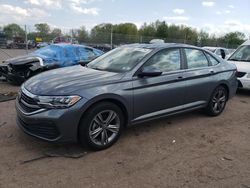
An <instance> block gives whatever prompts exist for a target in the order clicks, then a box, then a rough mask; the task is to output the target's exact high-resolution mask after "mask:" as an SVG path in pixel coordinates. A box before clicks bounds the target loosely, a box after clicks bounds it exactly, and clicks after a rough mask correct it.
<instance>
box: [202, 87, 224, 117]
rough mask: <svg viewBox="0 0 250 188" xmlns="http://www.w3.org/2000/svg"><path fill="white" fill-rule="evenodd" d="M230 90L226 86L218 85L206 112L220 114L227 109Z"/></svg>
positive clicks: (214, 114)
mask: <svg viewBox="0 0 250 188" xmlns="http://www.w3.org/2000/svg"><path fill="white" fill-rule="evenodd" d="M227 97H228V92H227V90H226V88H225V87H223V86H219V87H217V88H216V89H215V90H214V92H213V94H212V96H211V98H210V101H209V103H208V106H207V107H206V112H207V114H208V115H210V116H218V115H220V114H221V113H222V112H223V110H224V109H225V106H226V103H227Z"/></svg>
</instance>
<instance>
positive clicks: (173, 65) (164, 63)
mask: <svg viewBox="0 0 250 188" xmlns="http://www.w3.org/2000/svg"><path fill="white" fill-rule="evenodd" d="M144 68H146V69H158V70H160V71H162V72H169V71H176V70H180V69H181V58H180V50H179V49H171V50H162V51H160V52H158V53H157V54H155V55H154V56H153V57H151V58H150V59H149V61H148V62H146V64H145V65H144Z"/></svg>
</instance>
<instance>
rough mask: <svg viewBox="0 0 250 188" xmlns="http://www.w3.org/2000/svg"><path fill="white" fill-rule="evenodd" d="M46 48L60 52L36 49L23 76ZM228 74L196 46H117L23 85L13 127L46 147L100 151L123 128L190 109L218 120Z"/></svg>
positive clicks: (232, 78) (228, 90) (230, 79)
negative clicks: (78, 145) (65, 144)
mask: <svg viewBox="0 0 250 188" xmlns="http://www.w3.org/2000/svg"><path fill="white" fill-rule="evenodd" d="M52 46H53V48H56V49H58V48H65V47H66V46H65V45H51V46H48V47H45V48H42V49H43V51H40V53H39V56H38V58H37V59H38V61H36V63H35V64H33V63H31V65H30V66H28V67H29V68H28V70H32V69H36V67H37V66H38V67H40V66H41V63H40V59H41V58H43V57H44V56H48V55H49V57H50V58H51V57H52V59H53V58H55V57H56V55H55V53H54V52H53V50H52V49H50V47H52ZM76 47H79V46H76ZM42 49H41V50H42ZM71 50H73V49H71ZM82 50H84V49H82ZM84 51H85V50H84ZM70 52H72V51H70ZM66 53H67V52H66ZM64 55H65V54H64ZM36 56H37V53H35V54H34V55H33V57H36ZM33 57H32V58H33ZM79 60H81V59H77V61H75V63H76V64H77V62H79ZM32 61H33V60H32ZM22 62H26V59H25V60H21V61H20V63H18V64H22ZM42 62H43V61H42ZM53 63H54V60H52V61H49V60H48V63H46V65H51V64H53ZM9 64H10V65H11V66H7V67H8V69H9V68H10V69H11V70H12V68H13V66H12V64H11V62H9ZM18 64H17V66H18ZM78 64H79V63H78ZM28 65H29V63H28ZM31 68H32V69H31ZM25 70H26V68H25ZM236 73H237V72H236V66H235V65H234V64H232V63H228V62H226V61H225V60H223V59H221V58H219V57H218V56H216V55H215V54H213V53H212V52H210V51H207V50H204V49H201V48H198V47H194V46H190V45H183V44H165V43H160V44H157V43H154V44H133V45H125V46H121V47H118V48H116V49H114V50H111V51H109V52H107V53H105V54H103V55H101V56H100V57H98V58H96V59H95V60H93V61H91V62H90V63H88V64H87V62H86V61H83V63H80V65H76V66H71V67H65V68H59V69H55V70H51V71H46V72H44V73H41V74H38V75H36V76H34V77H32V78H30V79H28V80H27V81H26V82H25V83H24V84H23V85H22V86H21V89H20V91H19V93H18V97H17V99H16V111H17V123H18V125H19V127H20V128H21V129H22V130H23V131H24V132H25V133H27V134H29V135H31V136H34V137H37V138H40V139H43V140H46V141H50V142H80V143H81V144H82V145H84V146H87V147H89V148H91V149H94V150H102V149H106V148H108V147H110V146H112V145H113V144H114V143H115V142H116V141H117V140H118V139H119V136H120V135H121V133H122V130H123V129H124V128H126V127H127V126H130V125H135V124H138V123H142V122H146V121H149V120H154V119H157V118H162V117H166V116H170V115H174V114H179V113H183V112H187V111H191V110H196V109H204V110H205V111H206V113H207V114H208V115H210V116H218V115H220V114H221V113H222V112H223V110H224V108H225V107H226V103H227V101H228V100H229V99H230V98H231V97H232V96H234V94H235V92H236V90H237V79H236Z"/></svg>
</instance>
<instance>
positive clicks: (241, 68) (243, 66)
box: [229, 61, 250, 73]
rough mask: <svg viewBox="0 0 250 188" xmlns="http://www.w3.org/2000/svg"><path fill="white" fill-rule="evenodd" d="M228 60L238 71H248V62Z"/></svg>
mask: <svg viewBox="0 0 250 188" xmlns="http://www.w3.org/2000/svg"><path fill="white" fill-rule="evenodd" d="M229 62H230V63H234V64H235V65H236V67H237V70H238V71H240V72H246V73H250V62H244V61H229Z"/></svg>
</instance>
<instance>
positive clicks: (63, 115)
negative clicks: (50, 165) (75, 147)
mask: <svg viewBox="0 0 250 188" xmlns="http://www.w3.org/2000/svg"><path fill="white" fill-rule="evenodd" d="M85 102H86V101H85V99H84V98H83V99H81V100H80V101H79V102H78V103H77V104H75V105H74V106H72V107H70V108H67V109H50V110H46V109H41V110H39V111H37V112H34V113H25V112H24V111H23V109H22V107H21V105H20V104H19V101H18V99H16V111H17V118H16V121H17V125H18V126H19V127H20V128H21V129H22V130H23V131H24V132H25V133H27V134H28V135H31V136H33V137H36V138H39V139H42V140H45V141H49V142H77V140H78V125H79V123H80V119H81V116H82V113H81V112H82V106H83V105H84V103H85Z"/></svg>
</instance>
